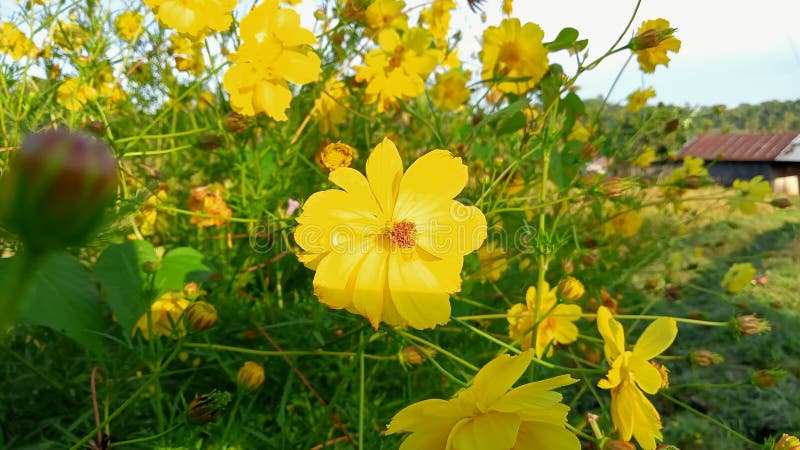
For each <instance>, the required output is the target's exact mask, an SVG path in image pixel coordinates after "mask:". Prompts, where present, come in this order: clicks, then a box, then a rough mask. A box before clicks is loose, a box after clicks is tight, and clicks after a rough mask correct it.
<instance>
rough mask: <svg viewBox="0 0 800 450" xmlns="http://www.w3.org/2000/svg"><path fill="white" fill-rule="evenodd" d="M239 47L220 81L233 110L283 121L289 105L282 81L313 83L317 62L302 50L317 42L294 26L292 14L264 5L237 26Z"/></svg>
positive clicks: (273, 3) (274, 2) (272, 1)
mask: <svg viewBox="0 0 800 450" xmlns="http://www.w3.org/2000/svg"><path fill="white" fill-rule="evenodd" d="M240 32H241V36H242V41H243V42H242V45H240V46H239V48H238V49H237V51H236V53H235V54H232V55H230V60H231V61H233V62H234V64H233V66H231V67H230V68H229V69H228V71H227V72H225V76H224V77H223V80H222V85H223V87H225V90H226V91H228V93H229V94H230V96H231V106H232V107H233V110H234V111H236V112H237V113H239V114H242V115H245V116H254V115H256V114H258V113H260V112H263V113H265V114H267V115H268V116H270V117H272V118H273V119H275V120H279V121H285V120H288V117H287V116H286V109H288V108H289V104H290V103H291V101H292V91H291V90H289V86H288V83H287V82H291V83H294V84H300V85H302V84H308V83H312V82H314V81H317V79H318V78H319V73H320V59H319V56H317V54H316V53H314V52H313V51H312V50H311V49H309V48H307V47H306V46H308V45H313V44H316V43H317V39H316V38H315V37H314V33H312V32H311V31H310V30H307V29H305V28H303V27H301V26H300V16H299V15H298V14H297V12H295V11H294V10H291V9H287V8H280V7H279V4H278V0H267V1H265V2H264V3H261V4H260V5H258V6H257V7H256V8H254V9H253V10H251V11H250V13H248V14H247V16H246V17H245V18H244V19H242V22H241V25H240Z"/></svg>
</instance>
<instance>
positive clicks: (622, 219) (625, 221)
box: [605, 209, 644, 238]
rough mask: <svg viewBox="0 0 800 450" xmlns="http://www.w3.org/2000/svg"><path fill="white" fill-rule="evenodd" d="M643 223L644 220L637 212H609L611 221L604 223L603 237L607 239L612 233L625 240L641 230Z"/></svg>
mask: <svg viewBox="0 0 800 450" xmlns="http://www.w3.org/2000/svg"><path fill="white" fill-rule="evenodd" d="M643 222H644V218H643V217H642V213H640V212H639V211H636V210H634V209H628V210H623V211H618V210H614V211H612V212H611V219H610V220H609V221H608V222H607V223H606V227H605V235H606V237H608V236H611V235H612V234H614V233H619V234H620V235H621V236H622V237H626V238H628V237H631V236H635V235H636V234H637V233H639V230H640V229H641V228H642V223H643Z"/></svg>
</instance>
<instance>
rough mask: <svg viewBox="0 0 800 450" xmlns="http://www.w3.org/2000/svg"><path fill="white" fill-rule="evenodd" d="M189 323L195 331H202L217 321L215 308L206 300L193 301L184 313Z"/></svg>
mask: <svg viewBox="0 0 800 450" xmlns="http://www.w3.org/2000/svg"><path fill="white" fill-rule="evenodd" d="M186 318H187V319H188V320H189V325H191V327H192V328H194V329H195V330H197V331H204V330H207V329H209V328H211V327H213V326H214V325H215V324H216V323H217V310H216V308H214V305H212V304H211V303H208V302H204V301H199V302H195V303H194V304H193V305H192V306H190V307H189V311H188V312H187V313H186Z"/></svg>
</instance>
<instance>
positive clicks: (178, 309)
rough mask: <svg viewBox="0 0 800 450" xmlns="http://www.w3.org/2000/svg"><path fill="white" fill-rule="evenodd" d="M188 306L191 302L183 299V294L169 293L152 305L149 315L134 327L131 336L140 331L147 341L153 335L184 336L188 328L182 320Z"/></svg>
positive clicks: (141, 318) (145, 315)
mask: <svg viewBox="0 0 800 450" xmlns="http://www.w3.org/2000/svg"><path fill="white" fill-rule="evenodd" d="M188 306H189V301H188V300H186V299H185V298H183V293H182V292H177V291H170V292H167V293H166V294H164V295H162V296H161V297H160V298H159V299H158V300H156V301H154V302H153V304H152V305H150V313H149V314H148V313H147V312H145V313H144V314H142V317H140V318H139V320H138V321H137V322H136V325H135V326H134V327H133V331H132V332H131V336H134V335H135V334H136V332H137V331H140V332H141V333H142V337H143V338H145V339H150V336H151V333H155V334H157V335H159V336H172V337H180V336H183V335H184V334H185V333H186V327H185V326H184V324H183V322H181V321H180V318H181V316H182V315H183V311H184V310H185V309H186V308H187V307H188Z"/></svg>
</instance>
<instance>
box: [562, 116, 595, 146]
mask: <svg viewBox="0 0 800 450" xmlns="http://www.w3.org/2000/svg"><path fill="white" fill-rule="evenodd" d="M590 137H592V132H591V131H590V130H589V129H588V128H586V126H584V125H583V123H582V122H579V121H576V122H575V125H573V126H572V131H570V132H569V134H568V135H567V140H568V141H579V142H586V141H588V140H589V138H590Z"/></svg>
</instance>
